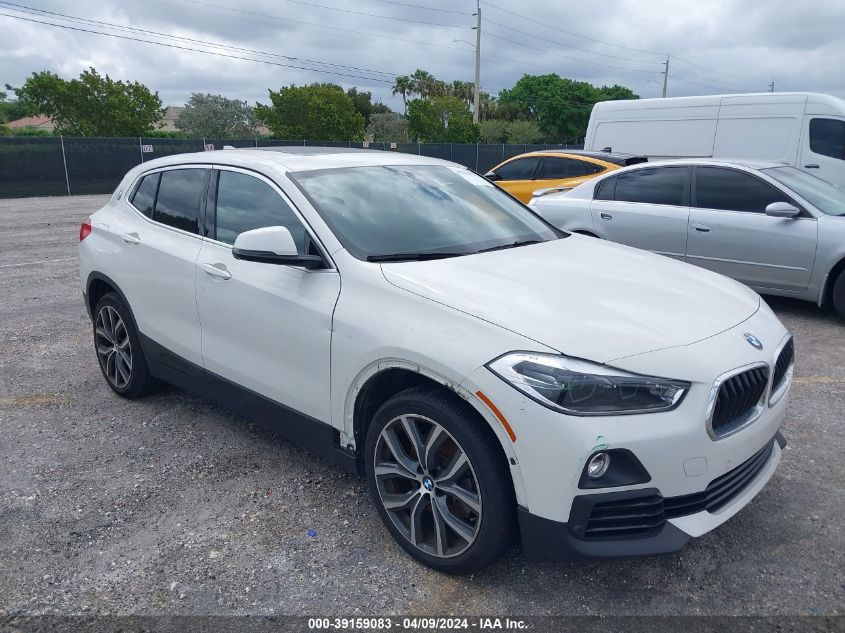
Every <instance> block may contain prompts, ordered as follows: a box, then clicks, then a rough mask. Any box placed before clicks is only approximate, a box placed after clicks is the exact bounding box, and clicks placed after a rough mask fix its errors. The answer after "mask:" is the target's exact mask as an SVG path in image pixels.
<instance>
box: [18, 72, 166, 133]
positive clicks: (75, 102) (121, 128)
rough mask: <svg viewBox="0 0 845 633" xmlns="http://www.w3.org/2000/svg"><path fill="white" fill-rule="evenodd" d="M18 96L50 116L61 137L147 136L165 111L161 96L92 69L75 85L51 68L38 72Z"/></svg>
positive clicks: (75, 80)
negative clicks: (101, 74) (63, 135)
mask: <svg viewBox="0 0 845 633" xmlns="http://www.w3.org/2000/svg"><path fill="white" fill-rule="evenodd" d="M15 95H16V96H17V97H18V100H19V101H20V102H21V103H22V104H23V105H24V107H26V108H27V109H28V110H29V111H30V112H37V113H40V114H46V115H49V116H51V117H52V118H53V122H54V124H55V126H56V132H57V133H58V134H68V135H72V136H142V135H143V134H144V133H145V132H147V131H148V130H150V129H152V128H153V127H154V126H155V124H156V123H157V122H158V121H159V120H160V119H161V116H162V113H163V109H162V107H161V99H159V97H158V93H152V92H150V90H149V89H148V88H147V87H146V86H144V85H143V84H140V83H138V82H137V81H134V82H131V83H130V82H123V81H115V80H113V79H112V78H111V77H109V76H108V75H106V76H105V77H102V76H100V75H99V74H98V73H97V71H96V70H94V69H93V68H90V69H88V70H86V71H84V72H83V73H82V74H81V75H80V76H79V79H72V80H70V81H66V80H64V79H62V78H61V77H59V76H58V75H56V74H54V73H51V72H49V71H46V70H45V71H42V72H40V73H33V74H32V75H30V76H29V77H28V78H27V80H26V81H25V82H24V85H23V86H22V87H20V88H16V89H15Z"/></svg>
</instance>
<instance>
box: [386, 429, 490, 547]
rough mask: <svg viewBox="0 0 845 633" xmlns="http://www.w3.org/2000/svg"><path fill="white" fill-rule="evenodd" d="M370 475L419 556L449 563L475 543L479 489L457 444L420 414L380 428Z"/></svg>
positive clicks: (479, 497)
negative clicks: (427, 556)
mask: <svg viewBox="0 0 845 633" xmlns="http://www.w3.org/2000/svg"><path fill="white" fill-rule="evenodd" d="M373 474H374V475H375V483H376V487H377V489H378V494H379V498H380V500H381V503H382V505H383V507H384V509H385V510H386V511H387V514H388V516H389V517H390V520H391V522H392V523H393V525H394V526H395V527H396V528H397V529H398V530H399V532H400V533H401V534H402V535H403V536H404V537H405V538H406V539H407V540H408V542H409V543H410V544H411V545H413V546H414V547H416V548H417V549H419V550H421V551H422V552H424V553H426V554H429V555H431V556H436V557H438V558H450V557H453V556H458V555H459V554H461V553H462V552H464V551H465V550H466V549H467V548H468V547H470V545H472V543H473V542H474V541H475V539H476V536H477V535H478V531H479V528H480V527H481V490H480V487H479V485H478V479H477V477H476V474H475V471H474V470H473V467H472V464H471V463H470V461H469V459H468V458H467V455H466V452H465V451H464V449H463V448H462V447H461V445H460V444H459V443H458V442H457V440H456V439H455V438H454V437H453V436H452V435H451V434H450V433H449V432H448V431H447V430H446V429H445V428H443V427H442V426H441V425H440V424H438V423H437V422H435V421H434V420H431V419H430V418H427V417H424V416H421V415H401V416H398V417H396V418H393V419H392V420H390V422H388V423H387V424H386V425H385V427H384V428H383V429H382V431H381V433H380V434H379V436H378V440H377V442H376V449H375V455H374V463H373Z"/></svg>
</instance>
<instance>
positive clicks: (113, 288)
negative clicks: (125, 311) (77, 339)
mask: <svg viewBox="0 0 845 633" xmlns="http://www.w3.org/2000/svg"><path fill="white" fill-rule="evenodd" d="M109 292H115V293H117V295H118V296H119V297H120V299H121V301H123V303H124V304H126V307H127V308H129V312H130V314H131V312H132V308H131V307H130V306H129V301H128V300H127V299H126V295H124V294H123V291H122V290H121V289H120V286H118V285H117V284H116V283H115V282H114V280H113V279H111V278H110V277H108V276H107V275H104V274H103V273H101V272H97V271H94V272H92V273H90V274H89V275H88V280H87V281H86V283H85V301H86V306H85V307H86V308H88V314H90V315H92V317H93V314H94V308H96V307H97V303H98V302H99V301H100V299H102V298H103V296H104V295H106V294H108V293H109ZM132 318H133V320H134V318H135V317H134V315H133V317H132Z"/></svg>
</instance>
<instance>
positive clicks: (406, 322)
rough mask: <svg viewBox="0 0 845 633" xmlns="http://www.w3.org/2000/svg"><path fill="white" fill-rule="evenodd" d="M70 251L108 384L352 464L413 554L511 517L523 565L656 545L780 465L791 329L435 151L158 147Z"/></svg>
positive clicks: (491, 531) (727, 290) (701, 522)
mask: <svg viewBox="0 0 845 633" xmlns="http://www.w3.org/2000/svg"><path fill="white" fill-rule="evenodd" d="M80 240H81V242H80V268H81V274H82V289H83V292H84V295H85V304H86V306H87V308H88V309H89V311H90V313H91V315H92V321H93V324H94V327H93V334H94V341H95V348H96V355H97V358H98V360H99V364H100V369H101V370H102V373H103V376H104V377H105V379H106V381H107V382H108V385H109V386H110V387H111V388H112V389H113V390H114V391H115V392H116V393H117V394H119V395H121V396H124V397H127V398H137V397H140V396H143V395H144V394H148V393H150V392H151V391H152V390H154V389H155V388H156V387H157V386H158V385H159V384H160V382H161V381H165V382H168V383H172V384H175V385H177V386H179V387H182V388H185V389H189V390H192V391H194V392H197V393H199V394H202V395H204V396H206V397H208V398H210V399H213V400H215V401H217V402H219V403H221V404H223V405H224V406H227V407H228V408H230V409H232V410H233V411H237V412H238V413H241V414H245V415H248V416H251V417H253V418H254V419H255V420H257V421H258V422H260V423H263V424H266V425H269V426H271V427H272V428H274V429H276V430H277V431H278V432H280V433H281V434H283V435H286V436H288V437H290V438H293V439H295V440H298V441H299V442H301V443H302V444H304V445H305V446H307V447H309V448H311V449H312V450H314V451H315V452H318V453H320V454H322V455H323V456H325V457H327V458H328V459H330V460H332V461H334V462H337V463H339V464H341V465H343V466H346V467H348V468H350V469H353V470H355V471H357V472H359V473H362V474H365V475H366V477H367V481H368V484H369V488H370V491H371V493H372V497H373V501H374V503H375V505H376V508H377V510H378V513H379V515H380V516H381V518H382V520H383V521H384V524H385V526H386V527H387V529H388V530H389V531H390V533H391V534H392V535H393V537H394V538H395V539H396V541H397V542H398V543H399V544H400V545H401V546H402V547H403V548H404V549H405V550H406V551H407V552H408V553H409V554H411V555H412V556H413V557H415V558H416V559H418V560H419V561H421V562H423V563H425V564H426V565H429V566H431V567H434V568H435V569H438V570H441V571H445V572H450V573H466V572H471V571H474V570H478V569H480V568H482V567H484V566H485V565H487V564H489V563H491V562H492V561H494V560H496V559H497V558H498V557H499V556H501V555H502V554H503V553H504V552H505V551H507V550H508V549H509V548H510V547H511V546H512V545H513V544H514V542H515V540H516V539H517V537H518V535H520V534H521V538H522V544H523V550H524V551H525V553H526V554H528V555H530V556H539V557H543V558H581V557H610V556H633V555H650V554H659V553H666V552H672V551H675V550H678V549H680V548H681V547H683V546H684V544H685V543H686V542H687V541H688V540H689V539H690V537H695V536H699V535H701V534H704V533H705V532H707V531H709V530H711V529H713V528H715V527H716V526H718V525H719V524H721V523H722V522H724V521H726V520H727V519H728V518H730V517H731V516H732V515H733V514H735V513H736V512H738V511H739V510H740V509H741V508H742V507H743V506H745V505H746V504H747V503H748V502H749V501H751V499H752V498H753V497H754V496H755V495H756V494H757V493H758V492H759V491H760V489H761V488H762V487H763V486H764V485H765V484H766V482H767V481H768V480H769V479H770V478H771V476H772V474H773V472H774V470H775V468H776V467H777V465H778V462H779V461H780V459H781V449H782V448H783V446H784V444H785V442H784V440H783V437H782V436H781V434H780V432H779V428H780V425H781V421H782V420H783V417H784V410H785V408H786V400H787V397H786V395H787V391H788V390H789V386H790V382H791V378H792V367H793V345H792V339H791V337H790V335H789V333H788V332H787V331H786V330H785V329H784V327H783V325H782V324H781V323H780V321H778V319H777V318H776V317H775V315H774V314H773V313H772V311H771V310H770V309H769V307H768V306H767V305H766V304H765V303H764V302H763V301H762V300H761V299H760V297H759V296H758V295H757V294H755V293H754V292H752V291H751V290H749V289H747V288H746V287H744V286H742V285H740V284H739V283H736V282H734V281H731V280H729V279H727V278H725V277H722V276H720V275H717V274H714V273H712V272H708V271H705V270H702V269H700V268H696V267H694V266H690V265H688V264H684V263H681V262H677V261H672V260H668V259H665V258H663V257H660V256H658V255H653V254H650V253H647V252H643V251H639V250H635V249H633V248H629V247H626V246H621V245H618V244H612V243H609V242H604V241H600V240H596V239H592V238H589V237H584V236H580V235H574V234H568V233H564V232H561V231H559V230H557V229H555V228H553V227H552V226H550V225H549V224H547V223H546V222H545V221H543V220H542V219H540V218H539V217H538V216H536V215H534V214H533V213H532V212H531V211H530V210H529V209H527V208H526V207H524V206H523V205H522V204H520V203H519V202H517V201H516V200H515V199H513V198H511V197H510V196H508V195H507V194H506V193H504V192H502V191H501V190H499V189H497V188H496V187H495V186H494V185H493V184H491V183H490V182H488V181H487V180H485V179H484V178H482V177H481V176H478V175H476V174H475V173H473V172H471V171H469V170H467V169H465V168H463V167H460V166H458V165H455V164H452V163H448V162H445V161H440V160H435V159H429V158H425V157H419V156H412V155H406V154H398V153H392V152H370V151H354V150H352V151H350V150H338V149H325V148H283V149H278V150H257V149H248V150H225V151H218V152H207V153H200V154H186V155H185V154H183V155H179V156H172V157H167V158H162V159H158V160H154V161H150V162H146V163H144V164H142V165H140V166H138V167H136V168H134V169H132V170H131V171H130V172H129V173H128V174H127V175H126V177H125V178H124V179H123V181H122V182H121V183H120V185H119V186H118V188H117V190H116V191H115V193H114V195H113V196H112V197H111V199H110V200H109V202H108V203H107V204H106V206H105V207H103V208H102V209H101V210H99V211H98V212H96V213H95V214H93V215H92V216H91V218H90V219H89V220H87V221H86V222H85V223H83V225H82V227H81V232H80ZM761 529H762V528H761Z"/></svg>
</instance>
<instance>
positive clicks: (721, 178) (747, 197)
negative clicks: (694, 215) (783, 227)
mask: <svg viewBox="0 0 845 633" xmlns="http://www.w3.org/2000/svg"><path fill="white" fill-rule="evenodd" d="M696 198H697V199H698V200H697V203H696V205H695V206H697V207H698V208H700V209H722V210H725V211H747V212H749V213H765V212H766V207H767V206H769V205H770V204H771V203H773V202H789V203H791V202H792V201H791V200H790V199H789V196H787V195H786V194H785V193H783V192H782V191H780V190H779V189H777V188H775V187H773V186H772V185H770V184H769V183H767V182H765V181H763V180H761V179H760V178H757V177H756V176H753V175H751V174H748V173H745V172H742V171H738V170H736V169H728V168H726V167H699V168H698V176H697V177H696Z"/></svg>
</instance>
